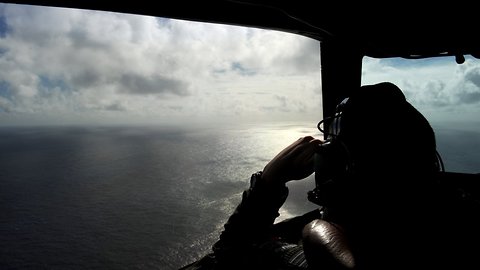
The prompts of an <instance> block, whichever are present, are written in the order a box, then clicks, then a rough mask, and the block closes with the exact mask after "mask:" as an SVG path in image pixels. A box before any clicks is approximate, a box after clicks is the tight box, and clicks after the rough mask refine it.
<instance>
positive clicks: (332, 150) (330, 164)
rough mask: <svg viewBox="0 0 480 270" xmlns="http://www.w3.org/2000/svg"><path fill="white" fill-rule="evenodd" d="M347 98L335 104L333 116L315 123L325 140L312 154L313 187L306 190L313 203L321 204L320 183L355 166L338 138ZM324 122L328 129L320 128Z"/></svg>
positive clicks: (352, 169)
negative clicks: (310, 189)
mask: <svg viewBox="0 0 480 270" xmlns="http://www.w3.org/2000/svg"><path fill="white" fill-rule="evenodd" d="M348 100H349V98H348V97H347V98H345V99H344V100H343V101H342V102H340V103H339V104H338V105H337V107H336V109H335V114H334V115H333V116H331V117H327V118H324V119H323V120H321V121H320V122H318V124H317V128H318V130H320V132H322V133H323V134H324V135H325V137H326V140H325V142H324V143H323V144H321V145H320V148H319V150H318V152H317V153H316V154H315V156H314V171H315V189H313V190H312V191H309V192H308V200H309V201H311V202H313V203H315V204H319V205H321V198H320V192H319V191H320V188H321V186H322V185H324V184H326V183H328V182H330V181H333V179H334V178H335V177H337V176H339V175H347V174H350V173H352V172H353V171H354V167H355V166H354V163H353V160H352V158H351V155H350V151H349V150H348V148H347V146H346V145H345V143H343V141H342V140H341V139H340V138H338V135H339V134H340V128H341V121H342V114H343V109H344V108H345V106H346V104H347V102H348ZM325 124H328V131H325V130H324V129H323V128H322V125H325Z"/></svg>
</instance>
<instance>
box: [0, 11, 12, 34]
mask: <svg viewBox="0 0 480 270" xmlns="http://www.w3.org/2000/svg"><path fill="white" fill-rule="evenodd" d="M9 31H10V29H9V27H8V24H7V19H6V18H5V16H3V15H0V38H4V37H6V36H7V34H8V32H9Z"/></svg>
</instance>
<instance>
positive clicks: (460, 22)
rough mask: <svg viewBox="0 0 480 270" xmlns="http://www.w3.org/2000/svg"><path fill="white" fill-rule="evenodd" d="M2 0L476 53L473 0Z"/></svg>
mask: <svg viewBox="0 0 480 270" xmlns="http://www.w3.org/2000/svg"><path fill="white" fill-rule="evenodd" d="M3 2H5V3H17V4H34V5H45V6H57V7H70V8H82V9H94V10H105V11H113V12H123V13H132V14H142V15H151V16H159V17H169V18H175V19H184V20H194V21H202V22H213V23H226V24H232V25H242V26H249V27H258V28H265V29H272V30H280V31H286V32H291V33H298V34H302V35H305V36H308V37H311V38H314V39H318V40H321V41H327V40H329V41H337V42H341V43H343V44H344V45H345V48H347V49H352V50H354V51H358V52H359V53H361V54H364V55H368V56H370V57H378V58H384V57H406V58H422V57H431V56H440V55H466V54H472V55H474V56H478V55H480V38H478V37H477V35H478V21H477V16H476V14H475V11H476V10H477V9H476V8H475V7H474V6H473V3H474V1H470V2H465V3H462V1H455V2H452V3H447V2H442V3H443V4H442V5H441V6H440V5H436V6H434V5H430V6H421V7H420V6H418V1H417V2H413V1H412V2H410V1H398V2H395V1H385V3H380V4H378V3H369V2H365V1H363V2H361V3H355V4H352V3H348V2H343V1H329V2H336V3H333V4H332V3H328V4H327V3H323V2H322V1H311V0H297V1H288V2H286V1H273V0H238V1H237V0H204V1H199V0H193V1H192V0H175V1H150V0H136V1H115V2H112V1H110V0H108V1H104V0H103V1H102V0H96V1H94V0H70V1H60V0H12V1H9V0H7V1H3Z"/></svg>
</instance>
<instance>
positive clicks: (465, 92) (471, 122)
mask: <svg viewBox="0 0 480 270" xmlns="http://www.w3.org/2000/svg"><path fill="white" fill-rule="evenodd" d="M465 59H466V61H465V62H464V63H463V64H457V63H456V61H455V58H454V57H437V58H428V59H419V60H411V59H403V58H391V59H373V58H368V57H367V58H364V60H363V71H362V84H372V83H376V82H380V81H390V82H393V83H395V84H396V85H398V86H399V87H400V89H402V90H403V91H404V93H405V95H406V97H407V99H408V101H409V102H411V103H412V104H413V105H414V106H415V107H416V108H417V109H418V110H419V111H420V112H422V113H423V114H424V115H425V117H427V119H428V120H429V121H430V123H431V125H432V126H433V128H434V130H435V134H436V139H437V149H438V151H439V153H440V155H441V156H442V158H443V162H444V164H445V170H446V171H452V172H465V173H479V172H480V140H478V138H480V120H479V116H480V60H479V59H476V58H474V57H471V56H466V57H465ZM379 113H381V112H379ZM405 139H406V140H415V131H414V130H409V129H408V127H405ZM412 154H414V153H412Z"/></svg>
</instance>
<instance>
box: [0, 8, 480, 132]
mask: <svg viewBox="0 0 480 270" xmlns="http://www.w3.org/2000/svg"><path fill="white" fill-rule="evenodd" d="M428 61H430V62H428ZM428 61H423V62H422V61H416V62H415V63H413V64H410V63H404V62H402V61H400V60H389V59H387V60H379V59H365V60H364V70H363V79H362V82H363V83H364V84H369V83H375V82H378V81H392V82H395V83H397V85H398V86H399V87H400V88H401V89H403V90H404V91H405V93H406V95H407V97H408V98H409V100H410V101H412V103H414V104H416V105H418V106H419V107H421V109H422V112H425V113H426V114H429V115H430V114H431V115H440V116H441V117H442V118H444V117H447V118H451V117H455V115H460V116H462V117H464V118H466V117H472V119H475V115H478V109H476V107H479V106H478V103H479V102H480V88H479V87H480V65H479V64H478V61H474V59H473V58H467V61H466V63H465V64H463V65H457V64H455V62H454V60H453V59H446V60H428ZM432 61H437V62H435V64H436V68H435V69H434V68H431V67H430V66H429V63H431V62H432ZM320 72H321V67H320V43H319V42H318V41H316V40H312V39H310V38H307V37H303V36H299V35H294V34H289V33H283V32H278V31H270V30H261V29H255V28H246V27H238V26H227V25H218V24H207V23H198V22H187V21H181V20H172V19H166V18H155V17H149V16H139V15H129V14H119V13H111V12H101V11H88V10H74V9H63V8H48V7H35V6H22V5H13V4H0V125H65V124H125V123H148V124H168V123H185V124H193V123H206V122H209V123H217V122H218V123H223V122H255V121H279V120H281V121H285V120H287V121H299V120H301V121H312V120H314V121H318V120H319V119H321V116H322V106H321V75H320ZM408 74H413V75H408ZM434 76H435V78H434ZM406 78H408V80H407V79H406ZM426 78H427V79H426ZM433 112H434V113H433ZM470 114H471V116H470Z"/></svg>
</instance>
